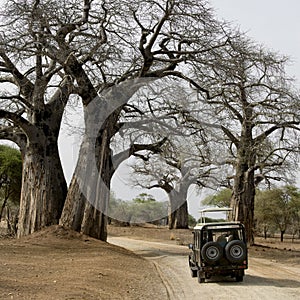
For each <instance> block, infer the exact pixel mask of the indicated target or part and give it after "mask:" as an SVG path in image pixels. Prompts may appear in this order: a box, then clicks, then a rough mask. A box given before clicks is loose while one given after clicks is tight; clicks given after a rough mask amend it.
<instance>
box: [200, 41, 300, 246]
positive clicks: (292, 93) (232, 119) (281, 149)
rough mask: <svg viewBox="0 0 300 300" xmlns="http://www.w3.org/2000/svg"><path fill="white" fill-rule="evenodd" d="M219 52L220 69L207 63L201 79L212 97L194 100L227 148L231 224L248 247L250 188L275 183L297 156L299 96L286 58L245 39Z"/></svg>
mask: <svg viewBox="0 0 300 300" xmlns="http://www.w3.org/2000/svg"><path fill="white" fill-rule="evenodd" d="M222 50H224V52H223V53H222V54H220V59H222V62H223V63H222V64H221V63H220V61H218V59H217V60H216V62H215V63H214V62H212V64H211V76H210V77H208V76H207V77H206V79H207V86H210V89H211V91H214V95H217V96H216V97H214V98H212V97H209V94H206V95H205V97H202V98H201V97H199V100H200V101H201V103H202V104H203V111H204V110H205V111H206V112H207V113H208V115H210V116H211V118H213V119H214V120H215V124H218V125H219V129H220V131H221V132H223V134H224V137H225V139H227V141H228V143H229V144H228V145H229V146H228V152H227V154H226V156H227V157H226V156H225V155H224V159H225V158H226V159H228V161H231V164H232V165H233V167H234V174H233V175H232V177H231V179H232V180H233V197H232V201H231V207H232V208H233V215H232V218H233V219H234V220H239V221H241V222H243V223H244V224H245V226H246V229H247V235H248V239H249V241H250V243H253V242H254V237H253V213H254V196H255V187H256V186H257V184H258V183H259V182H261V181H262V180H266V181H270V180H272V179H278V178H280V175H278V173H280V171H281V170H282V169H283V166H284V164H286V163H287V161H288V159H289V158H290V157H291V155H293V153H298V151H299V143H298V138H297V136H298V131H299V91H297V89H296V88H295V85H293V80H292V79H291V78H290V77H289V76H288V75H287V73H286V72H285V66H286V63H287V58H286V57H282V56H280V55H278V54H276V53H272V52H271V51H269V50H266V49H264V48H263V47H262V46H259V45H256V44H254V43H253V42H251V41H249V40H245V38H239V39H234V40H230V42H229V43H228V45H227V47H226V48H225V47H224V48H223V49H222ZM220 53H221V52H220ZM218 94H219V95H218ZM205 107H206V108H205ZM212 114H213V115H212ZM295 163H296V161H295ZM276 171H277V172H276ZM282 175H283V174H281V176H282Z"/></svg>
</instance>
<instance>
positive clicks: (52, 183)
mask: <svg viewBox="0 0 300 300" xmlns="http://www.w3.org/2000/svg"><path fill="white" fill-rule="evenodd" d="M21 29H22V30H21ZM226 41H227V37H225V36H224V34H223V30H221V26H220V24H219V23H218V22H217V21H216V20H215V19H214V17H213V16H212V14H211V11H210V9H209V8H208V7H207V5H206V4H205V2H204V1H193V0H190V1H187V0H186V1H174V0H172V1H160V0H158V1H88V0H84V1H80V2H74V1H63V2H61V1H56V0H45V1H40V0H36V1H32V2H29V1H25V0H24V1H23V0H22V1H15V0H8V1H6V2H5V8H4V9H3V10H2V18H1V41H0V45H1V51H0V54H1V55H0V56H1V82H2V83H3V82H5V83H6V84H8V83H9V85H10V86H12V89H6V90H3V93H2V100H3V101H2V104H1V112H0V117H1V120H2V125H3V126H2V127H1V137H2V138H8V139H11V140H13V141H15V142H17V143H18V145H19V146H20V148H21V150H22V153H23V165H24V167H23V188H22V198H21V209H20V218H19V220H20V223H19V229H18V230H19V236H21V235H24V234H28V233H31V232H33V231H35V230H38V229H40V228H42V227H43V226H47V225H51V224H55V223H57V221H58V219H59V217H60V215H61V210H62V207H63V205H64V200H65V195H66V184H65V180H64V177H63V172H62V168H61V162H60V160H59V156H58V150H57V137H58V134H59V129H60V124H61V118H62V114H63V111H64V108H65V105H66V103H67V102H68V100H69V99H70V95H73V94H74V95H77V96H78V97H79V98H80V100H81V101H82V104H83V113H84V119H85V136H84V138H83V143H82V147H81V150H80V153H79V160H78V164H77V167H76V173H75V175H74V177H73V179H72V181H71V185H70V188H69V192H68V196H67V198H66V202H65V205H64V210H63V213H62V217H61V224H64V225H66V226H70V227H71V228H73V229H75V230H78V231H81V232H84V233H86V234H90V235H92V236H95V237H97V238H100V239H103V240H105V239H106V216H105V211H106V207H107V201H108V197H109V186H110V178H111V175H112V174H113V171H112V170H113V168H112V167H113V165H112V163H111V162H112V156H111V151H110V146H109V145H110V140H111V138H112V137H113V136H114V135H115V134H116V132H118V130H119V126H118V119H119V115H120V114H121V112H122V111H124V110H123V108H124V107H126V102H127V101H128V100H129V99H130V97H131V96H132V95H133V94H134V93H135V92H136V91H137V90H138V89H139V88H140V87H141V86H145V85H147V84H148V82H149V80H150V81H152V80H154V79H156V78H163V77H166V76H173V77H179V78H181V79H183V80H188V81H189V80H190V78H189V74H190V73H189V71H188V68H187V67H188V62H189V61H191V60H194V59H195V58H198V61H201V57H202V56H203V55H204V54H205V57H206V58H207V57H208V56H209V55H208V53H210V52H212V51H213V50H214V49H216V48H219V47H221V46H222V45H224V44H226ZM204 62H205V61H204V60H203V63H204ZM181 65H186V67H184V68H183V67H181ZM141 78H143V80H142V81H141ZM192 83H193V84H196V85H197V86H198V87H200V86H201V84H200V83H199V82H197V81H193V82H192ZM11 127H12V128H13V130H12V129H11ZM129 152H130V151H129ZM95 167H96V168H95ZM96 195H97V196H96Z"/></svg>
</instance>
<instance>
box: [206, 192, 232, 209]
mask: <svg viewBox="0 0 300 300" xmlns="http://www.w3.org/2000/svg"><path fill="white" fill-rule="evenodd" d="M231 197H232V190H230V189H228V188H224V189H222V190H220V191H219V192H218V193H216V194H214V195H208V196H207V197H205V198H204V199H203V200H202V205H209V206H218V207H230V201H231Z"/></svg>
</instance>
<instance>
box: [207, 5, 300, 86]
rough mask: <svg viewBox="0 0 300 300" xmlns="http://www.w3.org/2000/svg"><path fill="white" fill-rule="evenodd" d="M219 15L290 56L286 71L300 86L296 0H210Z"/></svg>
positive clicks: (299, 23) (299, 15) (299, 11)
mask: <svg viewBox="0 0 300 300" xmlns="http://www.w3.org/2000/svg"><path fill="white" fill-rule="evenodd" d="M209 2H210V3H211V5H212V7H214V9H215V12H216V14H217V16H218V17H219V18H222V19H225V20H228V21H232V23H233V24H236V25H239V26H240V28H241V30H242V31H244V32H247V34H248V36H250V37H252V38H253V39H254V40H256V41H257V42H259V43H262V44H264V45H265V46H266V47H268V48H270V49H272V50H274V51H277V52H279V53H281V54H284V55H287V56H289V57H291V59H292V61H293V64H292V65H291V66H289V68H288V71H289V73H290V74H291V75H292V76H295V77H296V78H297V80H298V85H299V87H300V34H299V31H300V1H299V0H286V1H281V0H251V1H245V0H244V1H243V0H210V1H209Z"/></svg>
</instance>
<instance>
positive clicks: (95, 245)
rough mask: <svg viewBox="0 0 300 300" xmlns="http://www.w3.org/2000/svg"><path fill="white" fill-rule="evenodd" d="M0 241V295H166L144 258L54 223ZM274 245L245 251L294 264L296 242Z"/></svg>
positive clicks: (168, 239)
mask: <svg viewBox="0 0 300 300" xmlns="http://www.w3.org/2000/svg"><path fill="white" fill-rule="evenodd" d="M109 235H110V236H126V237H130V238H135V239H142V240H143V239H144V240H150V241H151V240H154V241H163V242H164V243H167V244H168V243H169V244H173V245H174V244H175V245H176V244H177V245H181V244H183V245H186V244H187V243H189V242H190V238H191V232H190V231H189V230H172V231H170V230H168V229H166V228H155V227H154V228H153V227H150V228H145V227H130V228H129V227H125V228H123V227H112V226H110V227H109ZM0 245H1V246H0V299H51V300H52V299H167V295H166V289H165V287H164V285H163V283H162V281H161V278H160V276H159V274H158V273H157V270H156V269H155V266H154V265H153V264H152V263H150V262H149V261H148V260H146V259H144V258H142V257H140V256H137V255H135V254H134V253H132V252H130V251H127V250H125V249H123V248H119V247H117V246H114V245H110V244H108V243H104V242H101V241H98V240H95V239H92V238H89V237H86V236H83V235H80V234H78V233H76V232H73V231H70V230H66V229H64V228H62V227H59V226H52V227H50V228H47V229H45V230H43V231H41V232H38V233H35V234H33V235H31V236H29V237H25V238H22V239H19V240H16V239H7V238H5V239H1V240H0ZM276 245H277V244H271V245H269V246H268V247H262V246H256V247H252V248H251V249H250V255H251V256H255V257H259V258H267V259H269V260H270V261H272V260H274V261H278V260H280V261H281V262H284V263H286V264H290V265H293V266H295V265H299V264H300V245H299V244H288V245H287V246H285V245H282V244H279V246H281V247H282V248H285V250H284V249H282V250H280V249H274V247H275V246H276ZM270 246H272V248H270ZM284 246H285V247H284ZM293 247H294V248H293ZM277 248H279V247H277Z"/></svg>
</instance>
